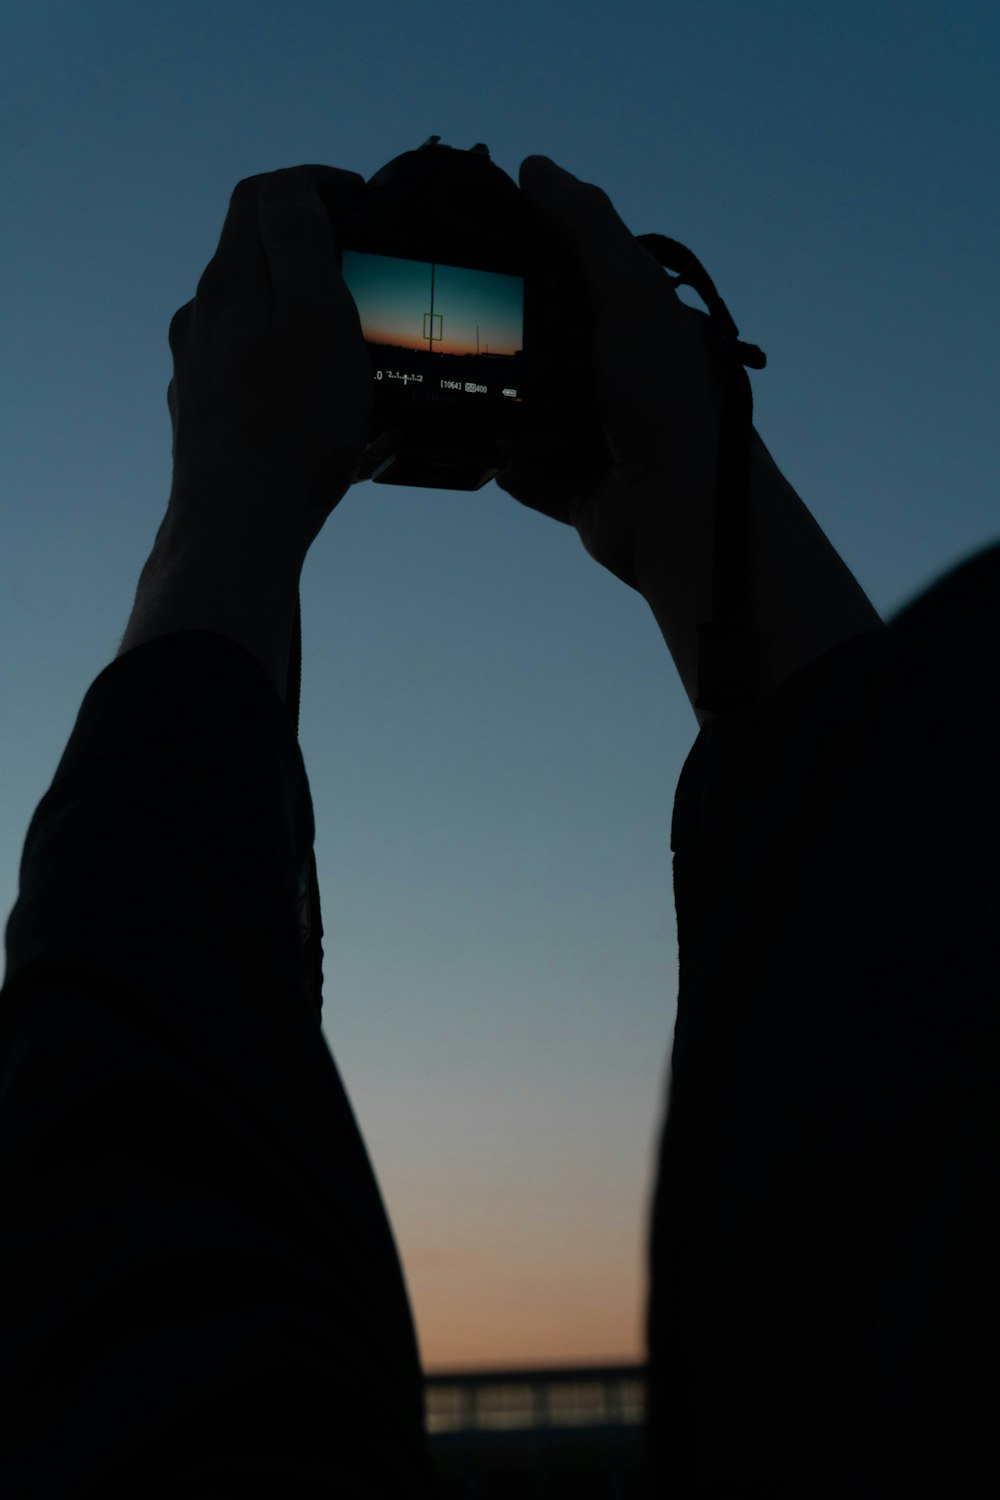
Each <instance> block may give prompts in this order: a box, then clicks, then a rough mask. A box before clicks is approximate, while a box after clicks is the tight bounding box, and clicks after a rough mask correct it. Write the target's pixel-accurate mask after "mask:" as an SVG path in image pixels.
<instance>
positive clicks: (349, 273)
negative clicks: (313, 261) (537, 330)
mask: <svg viewBox="0 0 1000 1500" xmlns="http://www.w3.org/2000/svg"><path fill="white" fill-rule="evenodd" d="M341 271H342V274H343V277H344V280H345V282H346V283H347V286H348V288H349V290H350V292H351V295H352V297H353V298H354V301H355V303H356V304H357V308H358V313H359V314H360V317H361V327H362V329H363V331H364V336H365V341H366V343H367V344H368V347H369V351H370V353H371V356H372V361H373V368H374V375H375V379H376V380H377V381H386V382H388V381H393V382H397V381H398V382H399V384H400V385H401V386H403V387H405V388H406V394H407V395H408V396H411V397H414V398H417V399H419V398H421V397H426V398H428V399H430V400H434V401H442V400H450V401H462V402H465V401H476V402H482V401H483V400H487V401H489V400H496V401H502V402H520V401H522V400H523V399H524V377H523V360H524V351H523V344H524V278H523V277H522V276H512V275H508V274H507V273H505V272H500V271H482V270H478V269H475V268H472V267H463V266H449V265H443V264H441V263H440V262H434V261H425V260H403V259H402V258H400V257H398V256H393V255H374V254H372V253H370V252H369V251H366V250H344V251H343V254H342V263H341Z"/></svg>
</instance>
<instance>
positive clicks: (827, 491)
mask: <svg viewBox="0 0 1000 1500" xmlns="http://www.w3.org/2000/svg"><path fill="white" fill-rule="evenodd" d="M998 76H1000V8H998V7H997V5H996V4H995V3H963V0H937V3H930V0H877V3H873V0H838V3H837V4H835V5H829V4H819V3H813V0H757V3H755V4H752V5H751V4H746V3H744V0H700V3H698V4H690V3H684V4H680V3H674V0H639V3H630V0H618V3H615V4H611V3H609V0H605V3H602V4H598V3H595V0H573V3H569V0H556V3H553V0H530V3H526V0H506V3H504V4H485V3H484V4H477V3H475V0H462V3H458V0H439V3H438V4H437V5H436V6H435V7H434V8H433V10H428V8H427V7H426V6H422V5H413V4H404V3H395V4H379V3H377V0H374V3H370V4H365V5H363V6H359V5H356V4H346V3H345V4H339V3H335V0H334V3H331V0H326V3H323V4H320V3H317V0H306V3H295V0H283V3H280V4H278V3H276V0H275V3H263V0H241V3H239V4H236V3H233V0H197V3H195V0H174V3H172V4H170V5H136V4H135V3H132V0H129V3H124V0H107V3H92V0H73V3H69V0H30V3H29V0H7V3H6V4H5V5H4V6H3V8H2V14H0V151H2V161H3V174H2V184H3V193H2V198H0V216H2V225H0V230H2V232H0V257H2V273H3V274H2V281H0V285H2V287H3V294H2V295H3V336H2V339H0V424H2V441H0V626H2V630H3V640H4V643H5V647H6V650H5V653H4V658H3V665H2V669H0V682H2V701H3V734H2V736H0V904H2V906H3V908H4V910H5V911H7V910H9V908H10V906H11V905H12V903H13V901H14V899H15V895H16V888H17V886H16V882H17V868H18V860H19V857H20V851H21V846H22V842H23V838H24V834H25V830H26V828H27V825H28V821H29V819H30V817H31V814H32V812H33V810H34V808H35V806H36V804H37V802H38V800H39V798H40V797H41V796H42V794H43V793H44V791H45V790H46V788H47V786H48V783H49V781H50V779H51V776H52V773H53V771H54V769H55V766H56V763H57V761H58V759H59V756H60V754H61V752H62V750H63V747H64V745H65V742H66V739H67V736H68V734H69V732H70V729H71V727H72V725H73V722H74V719H75V716H76V713H77V710H78V708H79V704H80V701H81V699H82V697H83V694H84V692H85V691H86V689H87V687H88V686H89V684H90V682H91V681H92V680H93V678H94V677H95V676H96V675H97V673H98V672H100V671H101V669H102V668H103V667H104V666H105V665H106V664H107V663H108V662H109V661H110V660H111V659H112V658H113V657H114V656H115V653H116V651H117V649H118V644H119V641H120V639H121V635H122V632H123V630H124V627H125V623H126V620H127V618H128V614H129V610H130V607H131V603H132V597H133V593H134V588H135V583H136V579H137V577H138V574H139V571H140V569H141V567H142V564H143V561H144V560H145V558H146V556H147V554H148V551H149V548H150V546H151V544H152V541H153V538H154V535H155V533H156V529H157V526H158V523H159V520H160V518H161V516H162V513H163V509H164V505H165V503H166V498H167V493H168V488H169V482H170V429H169V422H168V416H167V408H166V399H165V396H166V388H167V382H168V379H169V376H170V358H169V353H168V348H167V328H168V324H169V321H170V317H171V315H172V313H173V312H174V310H175V309H176V308H177V307H178V306H179V305H181V304H182V303H184V302H186V301H187V300H188V299H189V298H190V297H191V296H192V295H193V293H194V290H195V286H196V284H197V281H198V277H199V275H200V274H201V271H202V270H203V268H204V266H205V264H206V262H207V260H208V259H209V257H210V256H211V254H212V252H213V250H214V248H215V244H216V241H217V238H218V234H219V230H220V227H221V225H222V221H223V218H224V216H225V212H226V206H227V202H228V199H229V195H230V193H231V192H232V189H233V187H234V185H235V183H236V182H237V181H238V180H239V179H240V178H243V177H246V176H249V175H251V174H254V173H258V172H265V171H270V170H273V169H275V168H279V167H284V166H290V165H294V164H296V163H301V162H326V163H329V164H331V165H333V166H337V167H343V168H349V169H352V170H354V171H356V172H360V173H362V174H363V175H364V176H365V177H366V178H367V177H370V176H372V175H373V174H374V173H375V172H376V171H377V170H378V169H379V168H380V167H381V166H383V165H384V164H385V163H386V162H387V161H389V160H390V159H391V158H392V157H394V156H396V155H398V154H399V153H400V152H402V151H406V150H409V149H413V148H415V147H417V146H419V145H421V143H422V142H424V141H425V140H426V139H427V137H428V136H429V135H431V134H432V133H433V134H439V135H440V136H441V137H442V139H443V140H444V141H445V142H447V143H448V144H450V145H453V146H458V147H463V148H468V147H470V146H472V145H473V144H474V143H476V142H478V141H483V142H485V143H486V144H487V145H488V146H489V148H490V151H491V154H492V157H493V159H494V161H495V162H496V163H497V164H498V165H499V166H500V167H502V168H503V169H504V170H505V171H506V172H508V173H509V174H511V175H512V176H513V177H515V178H516V175H517V170H518V166H519V164H520V162H521V161H522V160H523V158H524V157H525V156H527V155H529V154H532V153H544V154H547V155H549V156H551V157H552V158H553V159H554V160H555V161H557V162H558V163H560V164H561V165H562V166H564V167H566V168H568V169H569V170H570V171H572V172H575V173H576V174H577V175H578V176H580V177H583V178H585V179H587V180H589V181H592V182H596V183H598V184H600V185H601V186H602V187H603V188H605V189H606V190H607V191H608V193H609V194H610V196H611V198H612V200H613V202H614V203H615V205H616V207H617V208H618V210H619V212H620V213H621V215H622V217H623V218H624V220H625V222H626V223H627V225H628V226H629V228H630V229H632V230H633V232H635V233H645V232H652V231H657V232H660V233H663V234H667V235H670V236H672V237H674V238H675V239H679V240H681V241H682V242H684V243H685V244H687V245H689V246H690V247H691V248H692V249H693V250H694V251H695V253H696V254H697V255H698V256H699V257H700V258H701V260H702V261H703V263H704V264H705V266H706V267H707V268H708V270H709V271H710V273H711V274H712V276H713V277H714V279H715V281H716V284H717V286H718V287H719V289H720V291H721V293H722V295H723V297H724V298H725V299H726V301H727V303H728V305H729V307H730V309H731V311H732V313H733V315H734V317H735V319H736V321H737V323H738V324H739V326H740V330H741V333H742V335H743V336H744V337H745V338H746V339H748V340H750V341H751V342H754V343H758V344H759V345H760V346H761V347H762V348H763V349H764V350H765V351H766V353H767V356H768V364H767V368H766V369H765V370H763V371H761V372H759V373H756V374H754V375H753V377H752V380H753V388H754V398H755V406H756V419H757V424H758V427H759V430H760V432H761V435H762V436H763V438H764V441H765V442H766V443H767V445H768V446H769V448H770V449H771V451H772V453H773V454H774V456H775V458H776V459H777V461H778V463H779V464H780V465H781V467H782V468H783V470H784V472H785V473H786V474H787V476H788V478H789V479H790V480H791V482H792V483H793V484H794V485H795V486H796V488H797V489H798V490H799V492H800V493H801V494H802V496H803V497H804V499H805V500H806V502H807V504H808V505H809V506H810V508H811V509H812V511H813V513H814V514H815V516H816V517H817V519H818V520H819V522H820V524H821V525H822V526H823V527H824V529H825V530H826V532H827V534H828V535H829V536H830V538H831V540H832V541H833V543H834V545H835V546H836V547H837V548H838V549H839V550H840V551H841V553H842V554H843V556H844V557H845V559H846V561H847V562H848V564H849V565H850V566H851V567H852V568H853V569H854V571H855V573H856V575H857V576H858V578H859V579H860V581H861V583H862V585H863V586H864V588H865V589H866V590H867V591H868V593H869V595H870V597H871V598H872V600H873V602H874V603H875V604H876V606H877V607H878V608H879V609H880V610H881V611H883V612H885V613H889V612H892V611H893V610H895V609H897V608H898V607H899V606H900V605H901V604H902V603H903V602H904V601H905V600H907V599H908V598H910V597H911V596H912V595H913V594H914V592H915V591H917V590H918V589H920V588H922V587H923V586H925V585H926V584H927V583H928V582H929V581H930V580H931V579H933V578H934V577H936V576H938V575H939V574H940V573H941V572H942V571H943V570H944V569H946V568H947V567H949V566H951V565H953V564H955V563H956V562H958V561H959V560H961V559H963V558H965V557H967V556H968V555H969V554H970V553H972V552H974V551H976V550H978V549H980V548H981V547H983V546H984V545H985V544H987V543H988V542H990V541H993V540H996V539H997V537H998V536H1000V507H998V483H997V475H998V467H1000V420H998V416H997V406H998V398H1000V336H998V335H1000V329H998V321H1000V320H998V311H1000V277H998V274H997V267H998V265H1000V195H998V193H997V183H998V181H1000V162H998V140H1000V135H998V125H1000V90H998V87H997V78H998ZM302 609H303V635H304V639H303V652H304V666H303V687H302V713H301V736H300V737H301V742H302V748H303V753H304V756H305V761H306V766H307V768H308V771H309V774H310V779H311V786H312V794H313V799H314V804H315V812H316V823H317V860H318V867H319V878H320V885H321V889H322V896H323V914H324V921H325V927H326V940H325V946H326V961H325V970H326V989H325V1022H324V1027H325V1034H326V1037H327V1039H328V1041H329V1044H330V1047H331V1049H332V1051H333V1053H334V1054H335V1056H336V1058H337V1062H338V1065H339V1067H340V1069H341V1072H342V1075H343V1077H344V1079H345V1082H346V1085H347V1088H348V1091H349V1094H350V1096H351V1099H352V1102H353V1104H354V1107H355V1109H356V1111H357V1115H358V1118H359V1121H360V1124H361V1128H362V1131H363V1133H364V1135H365V1138H366V1141H367V1143H368V1147H369V1150H370V1152H371V1156H372V1159H373V1161H374V1165H375V1170H376V1173H377V1175H378V1178H379V1181H380V1183H381V1186H382V1189H383V1192H384V1195H385V1199H386V1203H387V1207H388V1211H389V1215H390V1217H391V1220H392V1223H393V1226H394V1229H395V1232H396V1235H397V1238H398V1242H399V1246H400V1250H401V1254H402V1259H403V1263H404V1267H405V1271H406V1275H407V1279H408V1284H409V1287H410V1292H411V1296H412V1298H413V1302H414V1307H415V1312H416V1319H417V1326H418V1332H419V1337H420V1342H421V1348H422V1351H423V1355H424V1360H425V1364H426V1366H427V1367H428V1368H429V1369H432V1370H433V1369H441V1368H445V1367H452V1366H468V1367H490V1366H495V1365H499V1364H512V1363H515V1364H516V1363H519V1362H527V1363H545V1362H556V1361H568V1362H573V1361H584V1362H586V1361H596V1360H612V1359H638V1358H641V1357H642V1348H643V1346H642V1317H643V1310H644V1299H645V1270H644V1255H645V1235H646V1213H647V1202H648V1193H649V1187H650V1182H651V1175H652V1169H653V1159H654V1158H653V1153H654V1147H655V1142H656V1140H657V1137H658V1132H659V1127H660V1122H661V1115H662V1109H663V1103H664V1097H665V1093H664V1091H665V1085H666V1079H667V1064H668V1056H669V1047H670V1042H671V1034H672V1028H673V1022H674V1001H675V989H676V952H675V932H674V921H673V909H672V895H671V879H670V851H669V827H670V814H671V806H672V799H673V794H674V789H675V786H676V783H677V778H678V775H679V772H680V769H681V766H682V764H683V761H684V758H685V756H686V755H687V753H688V751H689V750H690V748H691V745H692V743H693V741H694V737H695V733H696V724H695V719H694V716H693V714H692V711H691V709H690V706H689V705H688V702H687V699H686V697H685V696H684V693H683V691H682V690H681V688H680V686H679V684H678V682H677V680H676V678H675V675H674V671H673V667H672V665H671V662H670V660H669V657H668V656H667V653H666V650H665V648H664V646H663V643H662V640H661V638H660V636H659V633H658V631H657V628H656V625H655V623H654V621H653V618H652V616H651V614H650V612H649V610H648V609H647V607H646V606H645V604H644V603H643V601H642V600H641V599H640V598H639V597H638V596H637V595H635V594H633V593H631V592H630V591H629V590H628V589H627V588H625V587H624V586H623V585H622V584H620V583H619V582H618V581H617V580H616V579H614V578H613V577H612V576H611V575H610V574H609V573H607V572H605V571H603V570H602V569H601V568H599V567H598V566H597V565H596V564H595V563H594V562H593V561H592V560H591V559H590V558H589V557H588V556H587V555H586V553H585V552H584V550H583V548H582V547H581V545H580V543H579V541H578V540H577V538H576V536H575V535H574V534H573V533H571V532H569V531H568V530H566V529H565V528H563V527H560V526H559V525H558V524H557V523H555V522H551V521H549V520H547V519H546V518H544V517H542V516H540V515H538V514H536V513H534V512H531V511H528V510H526V509H524V508H522V507H519V506H518V505H517V503H516V502H515V501H513V500H512V499H510V498H509V497H508V496H506V495H505V494H503V493H502V492H501V491H499V490H498V489H497V488H496V487H495V486H494V485H492V484H491V485H488V486H486V487H485V488H484V489H483V490H481V491H478V492H475V493H461V492H444V491H431V490H420V489H405V488H400V487H392V486H385V485H382V486H375V485H372V484H371V483H370V482H365V483H363V484H360V485H358V486H356V487H354V488H353V489H352V490H351V492H350V493H349V494H348V495H347V496H346V497H345V499H344V500H343V502H342V503H341V505H340V506H339V508H338V509H337V510H336V511H335V513H334V514H333V516H332V517H331V519H330V521H329V523H328V525H327V527H326V529H325V530H324V532H323V534H322V535H321V536H320V538H319V539H318V541H317V542H316V544H315V546H314V547H313V549H312V552H311V554H310V556H309V559H308V561H307V563H306V568H305V573H304V578H303V587H302ZM943 707H944V708H945V709H946V707H947V705H943ZM112 898H113V896H112Z"/></svg>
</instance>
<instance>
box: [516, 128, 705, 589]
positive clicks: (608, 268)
mask: <svg viewBox="0 0 1000 1500" xmlns="http://www.w3.org/2000/svg"><path fill="white" fill-rule="evenodd" d="M520 182H521V189H522V191H523V192H524V194H525V196H526V197H527V198H528V199H529V200H530V202H531V205H532V207H533V208H534V209H535V211H536V212H537V214H538V216H539V217H540V218H541V220H542V222H543V223H544V224H545V226H546V227H547V228H548V229H549V230H550V231H551V233H552V235H553V237H554V238H556V239H557V240H559V241H560V242H561V243H562V244H563V245H564V246H565V249H566V254H567V255H568V256H571V257H572V258H573V260H574V261H575V262H576V264H577V266H578V267H579V269H580V272H581V274H582V276H583V278H584V282H585V284H586V287H587V290H588V292H589V294H590V297H591V302H592V315H593V321H594V369H593V377H594V382H595V387H596V391H597V397H598V403H599V409H600V412H601V418H602V422H603V427H604V436H605V441H606V443H607V446H608V449H609V450H610V453H611V455H612V459H613V463H612V465H611V466H610V467H609V468H608V469H607V470H606V471H605V472H604V473H596V474H595V473H593V472H589V473H587V474H584V475H580V474H579V473H578V472H577V473H576V474H574V473H573V471H572V470H573V466H572V455H570V454H567V455H565V461H562V460H555V459H553V460H548V461H546V462H541V463H540V462H531V461H529V460H528V459H521V460H518V459H517V457H515V461H514V462H512V463H511V464H509V465H508V466H507V468H505V469H504V470H503V471H502V473H501V474H499V475H498V476H497V481H496V482H497V484H498V486H499V487H500V488H501V489H503V490H505V491H506V492H507V493H508V494H510V495H513V496H514V498H515V499H517V500H520V501H521V502H522V503H523V504H524V505H528V506H530V507H531V508H532V509H534V510H538V511H542V512H543V513H544V514H545V515H548V516H552V517H553V518H554V519H556V520H559V521H565V522H566V523H567V524H569V525H572V526H575V527H576V529H577V531H578V532H579V534H580V537H581V540H582V541H583V544H584V546H585V547H586V549H587V551H588V552H589V553H590V554H591V556H592V557H594V558H596V560H597V561H598V562H600V563H602V564H603V565H604V566H605V567H606V568H608V569H610V571H611V572H612V573H614V574H615V575H616V576H617V577H619V578H621V579H622V580H623V581H624V582H626V583H628V584H630V585H631V586H632V587H633V588H638V589H640V591H641V592H645V589H644V585H643V578H644V573H645V572H646V567H645V564H646V562H647V560H649V559H650V558H652V557H655V556H656V555H657V553H658V552H659V551H660V550H661V549H662V548H663V547H664V546H670V547H672V548H676V546H677V545H678V543H679V542H680V541H682V540H683V538H684V536H685V535H686V534H687V532H688V531H689V529H691V527H692V526H693V529H694V531H695V532H696V533H698V534H699V537H700V534H701V533H702V530H703V527H704V526H707V527H709V528H710V527H711V522H712V509H713V498H714V492H715V469H716V459H717V450H718V438H719V413H720V406H721V395H720V384H719V375H718V371H717V369H716V367H715V364H714V362H713V358H712V356H711V354H710V352H709V350H708V347H707V345H706V343H705V340H704V336H703V333H702V327H701V323H702V319H701V318H700V316H699V314H698V313H696V312H695V311H693V310H692V309H691V308H689V307H687V306H685V304H684V303H682V302H681V301H680V299H679V298H678V296H677V293H676V292H675V291H674V288H673V285H672V284H671V281H670V278H669V277H668V276H667V274H666V272H665V271H664V270H663V268H662V266H660V264H659V262H658V261H656V260H655V259H654V258H653V256H652V255H651V254H650V253H649V252H648V251H647V250H645V249H644V248H643V247H642V245H640V244H639V242H638V241H637V240H636V239H635V238H634V237H633V235H632V234H631V233H630V231H629V230H628V229H627V228H626V226H625V224H624V223H623V222H622V220H621V219H620V218H619V216H618V214H617V213H616V212H615V210H614V208H613V207H612V204H611V201H610V199H609V198H608V196H607V194H606V193H605V192H604V191H603V190H602V189H601V188H598V187H595V186H593V185H592V184H591V183H587V182H581V181H580V180H579V179H578V178H576V177H573V176H571V175H570V174H569V173H567V172H565V171H563V169H562V168H560V167H557V166H556V165H555V163H554V162H552V161H550V160H549V158H548V157H545V156H529V157H527V158H526V159H525V161H524V162H523V163H522V164H521V173H520ZM692 542H694V538H693V537H692Z"/></svg>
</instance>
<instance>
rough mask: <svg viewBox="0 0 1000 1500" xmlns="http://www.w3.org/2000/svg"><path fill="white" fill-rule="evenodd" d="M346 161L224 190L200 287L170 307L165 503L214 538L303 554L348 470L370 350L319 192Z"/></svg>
mask: <svg viewBox="0 0 1000 1500" xmlns="http://www.w3.org/2000/svg"><path fill="white" fill-rule="evenodd" d="M363 185H364V178H362V177H360V176H358V175H357V174H356V173H354V172H345V171H339V170H337V169H336V168H333V167H321V166H302V167H290V168H287V169H285V170H283V171H279V172H268V173H264V174H262V175H260V176H257V177H248V178H246V179H245V180H244V181H242V182H240V183H239V184H238V185H237V187H236V189H235V191H234V192H233V195H232V199H231V201H230V204H229V212H228V214H227V216H226V221H225V224H224V225H223V229H222V235H221V238H220V240H219V246H218V249H217V250H216V252H215V255H214V256H213V257H212V259H211V261H210V262H209V264H208V266H207V267H206V269H205V271H204V273H203V275H202V277H201V280H200V281H199V283H198V289H197V293H196V295H195V297H194V299H193V300H192V301H191V302H188V303H186V304H185V305H184V306H183V307H182V308H180V309H179V311H178V312H177V313H176V314H175V315H174V318H173V321H172V322H171V325H170V348H171V351H172V353H173V357H174V376H173V379H172V380H171V382H170V387H169V390H168V392H167V401H168V405H169V408H170V415H171V419H172V422H173V431H174V449H173V452H174V478H173V489H172V492H171V510H172V511H173V513H174V520H175V521H176V520H178V519H179V518H180V517H179V516H178V512H180V516H181V517H183V524H184V527H185V528H187V527H188V526H195V527H197V526H199V525H203V526H205V527H208V528H210V529H211V531H212V532H213V533H214V535H215V536H216V538H217V539H219V540H222V539H223V538H224V537H225V536H226V534H227V532H230V529H231V531H232V533H234V541H235V540H236V539H237V538H238V536H239V535H240V533H243V535H244V536H246V535H247V534H248V532H252V533H253V534H254V535H255V536H257V537H258V539H260V540H265V541H267V542H268V543H273V544H274V545H275V547H276V548H277V549H279V550H280V549H281V548H282V547H283V546H284V545H285V544H286V543H290V544H291V545H292V546H293V548H297V549H300V550H301V553H302V556H304V555H305V551H306V550H307V549H308V547H309V544H310V543H311V542H312V540H313V539H314V537H315V536H316V534H317V533H318V532H319V530H320V529H321V527H322V525H323V523H324V521H325V520H326V518H327V516H328V515H329V513H330V511H331V510H332V509H333V507H334V506H335V505H336V504H337V502H338V500H340V498H341V497H342V495H343V494H344V493H345V492H346V490H347V489H348V487H349V486H350V484H351V482H352V480H353V479H354V477H355V474H356V472H357V468H358V465H359V464H360V461H361V458H362V455H363V453H364V449H365V445H366V442H367V439H368V436H369V429H370V425H371V419H372V409H373V400H374V397H373V393H372V377H371V363H370V361H369V357H368V352H367V349H366V347H365V343H364V338H363V335H362V332H361V323H360V319H359V317H358V312H357V308H356V307H355V304H354V301H353V298H352V297H351V294H350V292H349V291H348V289H347V287H346V285H345V284H344V280H343V278H342V276H341V274H340V270H339V268H338V265H337V257H336V249H335V243H334V236H333V231H332V228H331V225H330V220H329V216H328V214H327V211H326V208H325V206H324V199H326V200H327V201H329V200H331V199H335V198H336V197H337V196H338V195H340V194H343V193H344V192H346V191H351V190H353V189H355V188H358V187H362V186H363Z"/></svg>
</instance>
